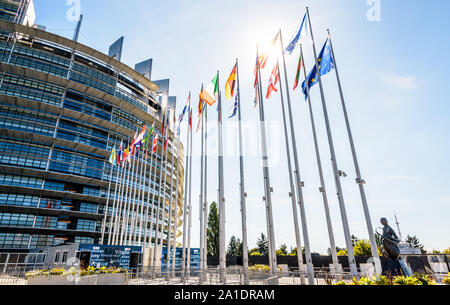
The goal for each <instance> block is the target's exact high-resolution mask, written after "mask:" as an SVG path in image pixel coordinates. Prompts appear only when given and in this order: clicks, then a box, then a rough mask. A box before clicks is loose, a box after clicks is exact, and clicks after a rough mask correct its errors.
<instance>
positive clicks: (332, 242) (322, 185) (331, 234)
mask: <svg viewBox="0 0 450 305" xmlns="http://www.w3.org/2000/svg"><path fill="white" fill-rule="evenodd" d="M300 57H301V58H302V62H303V63H302V65H303V74H304V76H305V80H306V79H307V78H308V77H307V75H306V66H305V59H304V57H303V46H302V45H300ZM306 93H307V96H308V106H309V114H310V117H311V128H312V132H313V138H314V148H315V151H316V159H317V169H318V171H319V178H320V189H319V191H320V193H322V199H323V205H324V208H325V217H326V220H327V228H328V236H329V238H330V247H331V256H332V259H333V266H334V273H335V276H337V272H339V270H338V268H339V260H338V257H337V250H336V242H335V240H334V232H333V224H332V223H331V216H330V207H329V205H328V196H327V190H326V187H325V179H324V176H323V169H322V160H321V158H320V149H319V141H318V140H317V131H316V123H315V121H314V113H313V109H312V103H311V96H310V94H309V86H306Z"/></svg>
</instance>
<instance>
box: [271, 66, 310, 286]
mask: <svg viewBox="0 0 450 305" xmlns="http://www.w3.org/2000/svg"><path fill="white" fill-rule="evenodd" d="M277 65H279V63H278V59H277ZM278 77H279V78H281V76H280V70H279V66H278ZM288 88H289V87H286V91H288V90H289V89H288ZM280 97H281V110H282V114H283V126H284V138H285V143H286V158H287V164H288V175H289V186H290V189H291V192H290V193H289V197H291V201H292V214H293V216H294V230H295V241H296V244H297V260H298V270H299V276H300V281H301V284H302V285H304V284H305V275H304V267H303V251H302V244H301V241H300V227H299V223H298V214H297V200H296V194H295V187H294V180H293V178H292V161H291V148H290V143H289V135H288V126H287V122H286V110H285V107H284V96H283V86H282V84H281V81H280ZM308 279H309V283H310V285H313V284H314V281H313V282H312V283H311V278H310V277H309V272H308Z"/></svg>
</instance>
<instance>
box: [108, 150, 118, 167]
mask: <svg viewBox="0 0 450 305" xmlns="http://www.w3.org/2000/svg"><path fill="white" fill-rule="evenodd" d="M109 164H111V165H114V166H117V152H116V149H115V148H113V150H112V152H111V156H110V157H109Z"/></svg>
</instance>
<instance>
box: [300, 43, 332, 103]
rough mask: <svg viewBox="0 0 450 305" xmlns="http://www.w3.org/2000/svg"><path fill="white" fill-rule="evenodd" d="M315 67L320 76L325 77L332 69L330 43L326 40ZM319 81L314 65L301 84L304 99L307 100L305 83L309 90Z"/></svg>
mask: <svg viewBox="0 0 450 305" xmlns="http://www.w3.org/2000/svg"><path fill="white" fill-rule="evenodd" d="M317 65H318V66H319V71H320V76H323V75H326V74H327V73H329V72H330V71H331V70H333V69H334V59H333V55H332V53H331V45H330V41H329V40H328V39H327V41H326V42H325V45H324V46H323V48H322V51H320V54H319V58H318V59H317ZM318 81H319V75H318V73H317V69H316V65H314V68H313V69H312V71H311V72H310V73H309V75H308V78H307V80H305V81H304V82H303V85H302V88H303V94H304V95H305V99H307V98H308V91H307V89H306V83H308V88H311V87H312V86H314V85H315V84H317V82H318Z"/></svg>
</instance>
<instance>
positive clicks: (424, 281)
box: [336, 273, 450, 286]
mask: <svg viewBox="0 0 450 305" xmlns="http://www.w3.org/2000/svg"><path fill="white" fill-rule="evenodd" d="M449 275H450V274H449ZM448 281H449V285H450V280H448ZM336 285H337V286H343V285H355V286H386V285H396V286H422V285H436V283H435V282H434V281H433V280H432V279H431V278H430V277H429V276H428V275H425V274H420V273H417V274H414V275H413V276H396V277H394V278H388V277H386V276H380V277H379V278H375V277H374V278H365V277H362V278H360V279H359V280H356V279H354V280H353V281H352V282H351V283H350V284H347V283H346V282H344V281H340V282H338V283H336Z"/></svg>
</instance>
